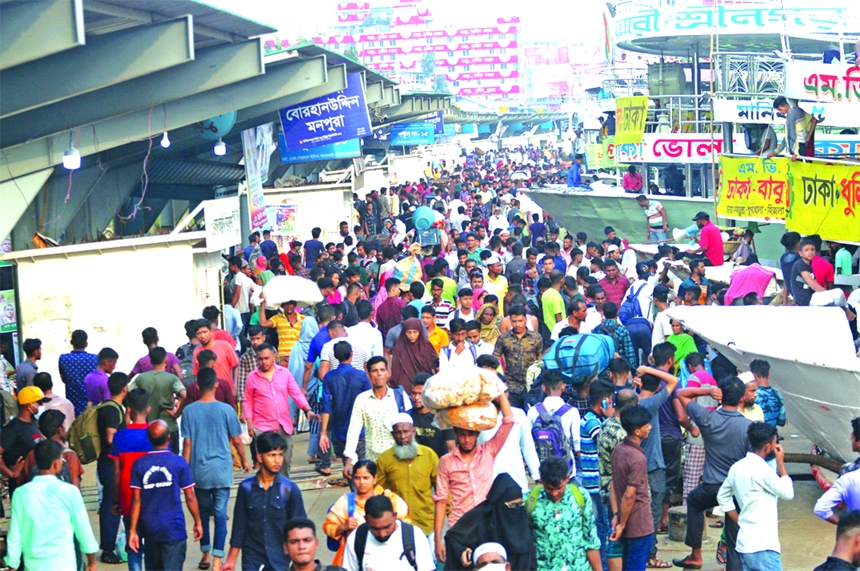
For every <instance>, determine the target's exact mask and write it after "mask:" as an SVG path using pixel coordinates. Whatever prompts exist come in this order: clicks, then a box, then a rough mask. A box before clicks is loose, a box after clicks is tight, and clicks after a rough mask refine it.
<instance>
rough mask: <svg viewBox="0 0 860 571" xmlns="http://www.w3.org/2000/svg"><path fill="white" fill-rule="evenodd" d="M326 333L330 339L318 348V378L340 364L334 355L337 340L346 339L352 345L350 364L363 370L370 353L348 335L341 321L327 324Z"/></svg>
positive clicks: (321, 377) (323, 376)
mask: <svg viewBox="0 0 860 571" xmlns="http://www.w3.org/2000/svg"><path fill="white" fill-rule="evenodd" d="M327 327H328V333H329V336H331V340H330V341H328V342H327V343H326V344H325V345H323V346H322V349H320V370H319V373H318V375H319V378H320V379H324V378H325V376H326V375H327V374H328V372H329V371H333V370H335V369H337V368H338V367H339V366H340V362H339V361H338V360H337V358H336V357H335V356H334V346H335V345H336V344H337V342H338V341H346V342H347V343H349V345H350V347H352V361H351V362H350V365H352V366H353V367H355V368H356V369H358V370H359V371H363V370H364V364H365V363H366V362H367V361H368V360H369V359H370V357H371V355H369V354H368V353H367V352H366V349H365V347H364V345H363V344H361V343H358V342H357V340H356V339H355V338H353V337H349V336H348V335H347V332H346V328H345V327H344V326H343V322H341V321H338V320H334V321H332V322H330V323H329V324H328V326H327Z"/></svg>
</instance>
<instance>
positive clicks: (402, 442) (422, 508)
mask: <svg viewBox="0 0 860 571" xmlns="http://www.w3.org/2000/svg"><path fill="white" fill-rule="evenodd" d="M391 435H392V436H393V437H394V446H393V447H392V448H390V449H388V450H386V451H385V452H383V453H382V454H381V455H380V456H379V458H378V459H377V460H376V469H377V473H376V478H377V480H376V483H377V485H379V486H382V487H383V488H385V489H388V490H391V491H392V492H394V493H395V494H397V495H398V496H400V497H401V498H403V499H404V500H405V501H406V505H408V506H409V517H411V518H412V525H414V526H415V527H418V528H420V529H421V531H423V532H424V533H425V535H427V537H428V538H429V539H430V545H431V546H432V545H434V538H433V518H434V502H433V488H435V487H436V468H437V466H438V464H439V457H438V456H437V455H436V452H434V451H433V449H432V448H428V447H427V446H424V445H422V444H418V443H417V442H415V441H414V438H415V427H414V426H413V425H412V417H411V416H410V415H409V413H400V414H398V415H397V416H395V417H394V419H393V420H392V422H391Z"/></svg>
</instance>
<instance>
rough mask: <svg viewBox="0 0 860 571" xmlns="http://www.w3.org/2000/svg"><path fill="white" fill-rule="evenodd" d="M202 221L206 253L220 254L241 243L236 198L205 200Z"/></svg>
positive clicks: (237, 200)
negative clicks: (204, 225) (204, 229)
mask: <svg viewBox="0 0 860 571" xmlns="http://www.w3.org/2000/svg"><path fill="white" fill-rule="evenodd" d="M203 220H204V221H205V224H206V251H207V252H220V251H221V250H226V249H227V248H230V247H231V246H235V245H237V244H240V243H241V242H242V237H241V226H240V222H239V197H238V196H230V197H228V198H219V199H217V200H207V201H206V202H205V203H204V204H203Z"/></svg>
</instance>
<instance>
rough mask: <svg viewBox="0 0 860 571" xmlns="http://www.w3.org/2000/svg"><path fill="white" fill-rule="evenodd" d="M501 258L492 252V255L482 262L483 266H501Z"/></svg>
mask: <svg viewBox="0 0 860 571" xmlns="http://www.w3.org/2000/svg"><path fill="white" fill-rule="evenodd" d="M501 263H502V258H501V256H499V255H498V254H497V253H495V252H493V254H492V255H491V256H490V257H489V258H487V261H486V262H484V265H485V266H492V265H493V264H501Z"/></svg>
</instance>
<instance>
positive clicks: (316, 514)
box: [83, 427, 836, 571]
mask: <svg viewBox="0 0 860 571" xmlns="http://www.w3.org/2000/svg"><path fill="white" fill-rule="evenodd" d="M780 433H781V434H783V435H784V436H786V440H785V441H783V444H784V445H785V446H786V449H787V450H788V451H790V452H808V451H809V449H810V446H809V443H808V441H807V440H806V439H804V438H803V437H792V429H791V428H790V427H787V428H786V429H782V430H780ZM306 442H307V435H306V434H304V435H299V436H298V437H297V438H296V445H295V454H294V456H293V479H294V481H295V482H296V483H297V484H298V485H299V486H300V488H301V490H302V494H303V497H304V502H305V509H306V510H307V513H308V516H309V517H310V518H311V519H312V520H313V521H314V522H316V524H317V526H318V527H319V528H321V527H322V522H323V521H324V520H325V514H326V512H327V511H328V508H329V506H331V504H333V503H334V502H335V501H336V500H337V499H338V498H339V497H340V496H341V495H342V494H343V493H344V492H345V490H346V489H345V488H332V487H326V481H325V479H323V478H322V476H320V475H319V474H317V473H316V472H315V471H314V469H313V466H310V465H309V464H307V455H306V454H305V450H306V448H307V446H306ZM339 467H340V465H339V464H336V465H335V466H334V467H333V469H334V474H333V477H336V476H338V475H339V470H338V468H339ZM85 469H86V473H85V474H84V479H83V493H84V500H85V502H86V504H87V508H88V509H89V510H90V520H91V522H92V526H93V530H94V531H96V537H98V513H97V511H96V510H97V505H96V504H97V492H96V485H95V464H90V465H89V466H86V467H85ZM789 472H790V473H792V474H796V475H799V476H801V477H804V478H805V477H808V475H809V467H808V466H806V465H791V466H790V467H789ZM233 476H234V482H235V483H234V487H233V490H232V491H231V496H230V505H229V514H230V515H231V516H232V514H233V506H234V503H235V496H236V486H237V485H238V484H239V482H241V481H242V480H243V479H244V478H245V477H247V476H246V475H245V474H243V473H241V472H235V473H234V475H233ZM794 489H795V498H794V500H793V501H791V502H780V506H779V513H780V524H779V531H780V541H781V542H782V550H783V551H782V561H783V567H784V569H785V570H786V571H809V570H810V569H813V568H814V567H815V566H817V565H818V564H820V563H821V562H823V561H824V559H825V558H826V557H827V556H828V555H829V554H830V551H831V550H832V548H833V542H834V539H835V532H836V528H835V526H833V525H831V524H829V523H826V522H824V521H822V520H820V519H819V518H817V517H815V516H814V515H813V513H812V507H813V505H814V504H815V501H816V500H817V499H818V498H819V496H820V495H821V489H820V488H819V487H818V485H817V484H816V483H815V482H814V481H809V480H799V481H795V483H794ZM186 520H187V521H188V529H189V530H190V529H191V521H190V518H189V517H188V514H187V511H186ZM713 521H715V520H708V523H712V522H713ZM227 525H228V536H227V537H228V539H227V540H228V548H229V537H230V533H229V531H230V528H231V526H232V524H231V523H230V522H229V521H228V523H227ZM707 532H708V535H709V537H710V539H711V540H710V541H708V542H707V545H706V551H705V561H706V565H705V567H704V571H716V570H718V569H721V567H720V566H719V565H717V564H716V560H715V559H714V549H715V548H716V539H717V538H718V534H719V530H715V529H710V528H709V529H708V530H707ZM317 535H318V537H319V538H320V550H319V552H318V557H319V558H320V560H321V561H322V562H323V563H330V562H331V558H332V556H333V555H334V553H332V552H330V551H329V550H328V549H327V548H326V545H325V544H326V542H325V537H324V535H323V533H322V530H321V529H318V530H317ZM686 552H688V550H687V548H686V547H685V546H684V545H683V544H679V543H672V542H667V541H666V536H661V546H660V557H661V559H665V560H671V559H672V557H681V556H682V555H683V554H684V553H686ZM199 561H200V548H199V544H196V543H189V545H188V556H187V558H186V563H185V569H186V570H194V569H197V563H198V562H199ZM98 569H99V570H100V571H109V570H112V569H113V570H122V569H127V567H126V565H124V564H123V565H106V564H104V563H99V564H98Z"/></svg>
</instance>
